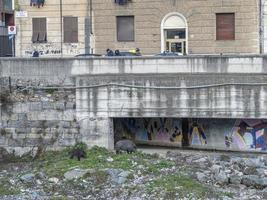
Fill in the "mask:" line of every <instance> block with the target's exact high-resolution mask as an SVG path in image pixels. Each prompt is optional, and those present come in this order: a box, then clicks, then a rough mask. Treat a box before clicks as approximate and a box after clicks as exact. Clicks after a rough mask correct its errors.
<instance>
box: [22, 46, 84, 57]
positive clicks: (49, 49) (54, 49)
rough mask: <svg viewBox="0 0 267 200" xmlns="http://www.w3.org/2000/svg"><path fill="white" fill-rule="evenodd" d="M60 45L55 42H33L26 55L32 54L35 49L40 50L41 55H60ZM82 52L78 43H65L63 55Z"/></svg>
mask: <svg viewBox="0 0 267 200" xmlns="http://www.w3.org/2000/svg"><path fill="white" fill-rule="evenodd" d="M60 49H61V48H60V46H59V45H58V44H54V43H45V44H31V45H30V46H29V47H27V48H26V50H25V52H24V53H25V55H26V56H32V54H33V52H34V51H38V52H39V55H40V56H58V55H61V50H60ZM78 54H80V49H79V45H78V44H70V43H66V44H63V55H71V56H74V55H78Z"/></svg>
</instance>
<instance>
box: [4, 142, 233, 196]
mask: <svg viewBox="0 0 267 200" xmlns="http://www.w3.org/2000/svg"><path fill="white" fill-rule="evenodd" d="M77 149H78V150H83V151H86V154H87V156H86V158H84V159H81V161H78V160H77V159H70V152H71V151H73V150H77ZM24 161H25V160H23V162H24ZM31 161H33V160H31ZM30 163H31V167H32V168H33V170H31V172H32V173H34V174H38V172H40V171H41V172H44V173H45V174H46V175H47V177H48V178H51V177H57V178H59V179H60V180H61V181H62V180H63V179H64V173H66V172H68V171H70V170H72V169H75V168H82V169H88V173H87V174H85V175H84V176H83V177H82V178H80V179H77V180H64V181H63V182H61V184H62V186H60V185H52V186H51V185H50V184H44V185H43V189H44V191H45V192H47V193H49V192H51V191H52V192H54V191H57V194H61V195H62V196H55V197H52V199H53V200H65V199H66V197H65V196H66V195H67V194H68V191H69V190H73V191H88V188H86V187H88V186H86V184H87V183H88V184H89V185H90V184H91V186H94V187H95V188H98V189H99V190H101V188H105V184H107V181H108V180H109V175H108V173H107V171H106V169H110V168H114V169H122V170H126V171H128V172H130V175H129V176H128V177H127V179H128V182H127V184H126V186H125V187H126V188H125V189H127V190H128V193H129V195H130V194H131V193H132V194H134V193H135V192H136V191H138V190H140V191H145V192H147V194H149V195H152V196H153V195H154V197H155V198H157V197H160V198H162V197H164V198H165V199H177V198H178V197H179V198H183V197H186V198H188V199H207V198H210V197H212V198H214V197H215V198H216V199H219V198H220V197H222V196H227V197H232V196H233V194H231V193H219V194H218V193H215V192H214V191H213V190H210V189H209V188H208V187H206V186H204V185H202V184H200V183H199V182H197V181H196V180H194V179H193V178H191V177H190V176H187V175H183V174H184V173H185V172H186V171H190V169H193V168H191V167H190V169H189V168H188V166H187V168H186V167H181V166H180V167H179V169H177V165H176V164H175V162H173V161H169V160H166V159H163V158H159V157H158V156H155V155H148V154H144V153H141V152H136V153H132V154H126V153H122V154H115V153H114V152H111V151H109V150H107V149H105V148H102V147H97V146H95V147H93V148H91V149H87V147H86V145H85V144H83V143H77V144H76V145H74V146H73V147H70V148H66V149H65V150H63V151H57V152H52V151H49V152H44V153H43V154H41V155H40V157H38V158H36V159H35V160H34V161H33V162H30ZM173 167H174V168H173ZM172 169H174V171H173V170H172ZM137 175H138V176H143V177H145V178H144V182H143V183H142V184H140V185H139V184H131V183H132V182H133V180H134V179H135V178H136V176H137ZM0 183H1V184H0V196H3V195H10V194H16V193H18V191H16V190H14V189H10V188H9V187H8V186H9V183H8V182H5V181H3V180H1V179H0ZM81 183H85V184H81ZM24 185H25V184H24ZM25 186H27V185H25ZM28 188H31V185H29V187H28ZM94 192H95V191H94ZM116 192H119V190H118V191H116ZM113 195H115V196H116V194H115V193H114V194H113ZM158 195H159V196H158ZM190 195H191V196H190ZM217 197H218V198H217Z"/></svg>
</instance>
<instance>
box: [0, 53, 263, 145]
mask: <svg viewBox="0 0 267 200" xmlns="http://www.w3.org/2000/svg"><path fill="white" fill-rule="evenodd" d="M266 73H267V56H258V55H251V56H185V57H177V58H173V57H172V58H164V57H136V58H133V57H131V58H129V57H125V58H124V57H121V58H94V59H76V58H75V59H61V58H59V59H21V58H17V59H1V60H0V76H1V77H11V86H12V87H14V88H17V87H19V89H22V90H23V89H25V88H26V91H28V89H27V87H29V86H30V88H31V87H33V88H34V87H44V86H57V87H58V86H59V87H64V86H70V85H71V86H77V87H80V86H82V87H85V88H83V89H81V88H77V89H76V92H75V91H73V94H71V93H69V94H68V95H67V97H69V95H70V96H71V99H72V95H74V101H70V102H69V101H68V98H64V96H62V98H59V99H58V98H54V101H52V102H50V99H51V98H53V95H51V94H49V93H50V92H51V91H49V90H47V89H46V90H44V89H43V90H42V94H40V95H38V94H37V92H38V90H30V91H31V92H32V93H31V95H33V97H34V98H35V95H37V99H36V101H37V102H34V101H33V102H30V100H29V99H27V98H24V97H22V99H23V102H21V99H20V98H16V99H15V101H14V102H13V104H12V106H11V107H10V108H8V109H7V110H8V111H9V113H8V112H6V111H5V112H4V110H3V108H4V106H5V105H4V104H3V103H2V102H1V128H3V127H4V125H5V124H8V123H7V121H8V122H9V127H7V126H6V125H5V127H6V128H9V129H12V131H13V132H14V130H15V132H14V134H15V133H16V129H20V127H17V126H18V124H21V123H22V122H23V120H24V121H25V120H26V119H27V120H26V121H27V122H28V121H29V123H27V124H30V125H31V124H32V123H31V121H32V119H35V120H37V121H42V120H48V121H49V120H50V121H51V122H53V121H57V122H58V123H59V125H58V126H59V127H61V124H62V123H63V122H64V121H67V123H66V124H71V125H70V126H69V128H70V129H71V130H72V131H71V133H73V135H71V137H72V138H75V136H76V135H75V133H79V137H78V138H80V139H82V140H83V141H85V142H86V143H88V144H89V145H90V146H91V145H99V146H106V147H109V148H113V145H114V142H113V139H114V136H113V122H112V118H114V117H175V118H181V117H188V118H195V117H196V118H267V108H266V106H265V105H266V99H267V85H266V83H267V74H266ZM110 83H115V84H122V85H127V86H114V85H113V86H111V85H110V86H108V85H106V84H110ZM229 83H232V84H233V85H226V86H222V85H221V86H212V87H203V88H201V89H199V88H198V89H193V88H191V89H185V88H186V87H195V86H207V85H214V84H229ZM236 83H238V84H236ZM255 83H257V84H258V85H250V84H255ZM98 84H103V85H104V86H101V87H99V86H97V87H95V86H96V85H98ZM242 84H245V85H242ZM261 84H262V85H261ZM131 85H132V86H142V87H143V88H131ZM87 87H91V88H87ZM151 87H165V88H164V89H159V88H151ZM166 87H183V88H184V89H179V88H178V89H177V88H176V89H175V88H172V89H166ZM63 93H64V90H63ZM47 95H48V96H47ZM15 96H16V95H15ZM26 96H27V95H26ZM39 100H40V101H39ZM62 103H63V106H61V105H62ZM36 104H37V105H36ZM39 104H40V105H41V106H38V105H39ZM72 104H75V106H69V107H68V106H67V105H72ZM60 107H62V109H61V108H60ZM32 109H35V111H34V113H32V112H33V110H32ZM38 109H39V110H38ZM65 109H67V111H66V110H65ZM23 113H26V114H27V116H26V117H23V115H22V114H23ZM53 113H54V114H53ZM64 113H67V114H66V115H65V114H64ZM12 114H15V115H12ZM13 119H14V120H13ZM75 121H77V123H78V124H79V127H80V130H79V131H77V129H76V126H77V125H76V123H73V124H74V126H72V122H75ZM10 122H12V123H10ZM13 122H14V123H13ZM37 123H39V122H37ZM12 124H13V125H12ZM27 126H29V125H27ZM54 126H55V125H54ZM22 128H23V133H25V134H26V135H27V134H29V133H32V132H31V131H30V132H29V129H27V128H28V127H22ZM32 128H39V127H32ZM40 128H42V127H40ZM47 128H48V129H49V130H50V132H49V133H51V134H52V135H53V131H52V130H53V128H54V127H52V125H51V126H50V125H48V127H47ZM67 129H68V128H67ZM18 131H20V130H18ZM20 132H21V131H20ZM14 134H13V135H12V136H14ZM30 136H31V137H36V135H30ZM18 138H22V137H18ZM61 138H62V140H63V141H64V140H66V139H65V137H64V134H63V137H61ZM21 141H23V140H21ZM71 141H72V142H70V144H71V143H73V141H74V140H71ZM22 143H23V144H20V143H19V142H18V143H16V145H18V146H21V147H25V146H27V144H28V143H26V142H22ZM4 144H5V145H8V143H4ZM55 144H57V143H55ZM16 145H14V146H16Z"/></svg>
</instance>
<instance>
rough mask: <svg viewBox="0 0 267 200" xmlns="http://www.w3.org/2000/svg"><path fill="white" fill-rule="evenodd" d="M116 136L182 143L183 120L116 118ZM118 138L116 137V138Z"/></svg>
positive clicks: (137, 139)
mask: <svg viewBox="0 0 267 200" xmlns="http://www.w3.org/2000/svg"><path fill="white" fill-rule="evenodd" d="M114 127H115V136H116V135H117V137H118V138H122V137H126V138H130V139H133V140H135V141H158V142H175V143H181V140H182V132H181V120H180V119H170V118H143V119H140V118H137V119H135V118H131V119H115V123H114ZM115 140H116V139H115Z"/></svg>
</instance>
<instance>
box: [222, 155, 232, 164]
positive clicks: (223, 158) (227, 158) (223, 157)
mask: <svg viewBox="0 0 267 200" xmlns="http://www.w3.org/2000/svg"><path fill="white" fill-rule="evenodd" d="M219 159H220V161H223V162H230V161H231V157H230V156H228V155H221V156H220V157H219Z"/></svg>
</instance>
